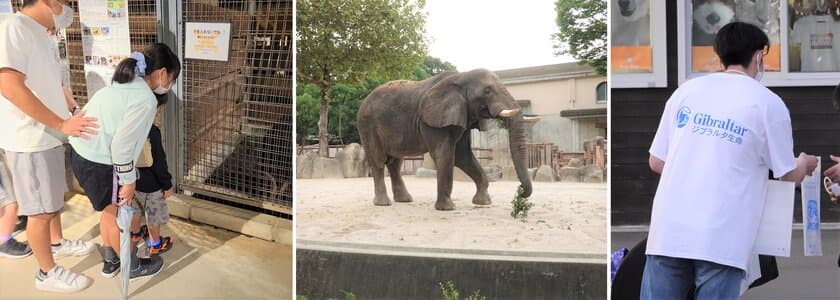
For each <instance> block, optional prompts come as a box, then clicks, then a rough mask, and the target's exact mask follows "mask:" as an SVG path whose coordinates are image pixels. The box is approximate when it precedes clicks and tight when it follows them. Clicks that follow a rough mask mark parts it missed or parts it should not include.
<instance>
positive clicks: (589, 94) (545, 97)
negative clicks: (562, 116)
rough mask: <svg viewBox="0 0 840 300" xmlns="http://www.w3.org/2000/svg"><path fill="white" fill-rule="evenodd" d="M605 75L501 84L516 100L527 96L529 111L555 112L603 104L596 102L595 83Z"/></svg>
mask: <svg viewBox="0 0 840 300" xmlns="http://www.w3.org/2000/svg"><path fill="white" fill-rule="evenodd" d="M606 80H607V79H606V77H600V76H599V77H584V78H570V79H557V80H547V81H536V82H523V83H509V84H505V86H506V87H507V89H508V91H510V93H511V95H513V97H514V98H515V99H516V100H530V101H531V111H530V113H531V114H536V115H546V114H559V113H560V111H562V110H566V109H586V108H606V107H607V105H606V104H605V103H604V104H598V103H596V95H597V92H596V89H597V87H598V84H600V83H601V82H604V81H606Z"/></svg>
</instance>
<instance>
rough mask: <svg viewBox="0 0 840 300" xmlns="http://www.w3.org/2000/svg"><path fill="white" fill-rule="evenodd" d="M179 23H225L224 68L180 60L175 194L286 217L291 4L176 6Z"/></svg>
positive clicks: (253, 1)
mask: <svg viewBox="0 0 840 300" xmlns="http://www.w3.org/2000/svg"><path fill="white" fill-rule="evenodd" d="M180 18H181V20H183V24H186V23H187V22H229V23H230V24H231V45H230V51H231V53H230V58H229V60H228V61H226V62H223V61H208V60H197V59H184V72H183V80H182V83H183V84H182V87H183V94H182V96H183V99H184V100H185V101H183V109H182V113H183V115H182V117H181V121H182V123H181V124H182V126H183V130H184V132H183V133H184V139H182V141H183V142H184V145H183V149H184V151H181V153H182V155H183V157H182V160H181V167H182V168H183V173H182V181H181V186H182V188H183V189H185V190H190V191H193V192H195V193H196V194H201V195H204V196H209V197H210V198H220V199H221V200H225V201H232V202H234V203H238V204H242V205H246V206H252V207H257V208H262V209H265V210H268V211H273V212H277V213H282V214H286V215H291V208H292V162H291V157H292V152H293V151H294V149H293V148H292V147H293V146H292V145H293V144H292V136H291V132H292V49H293V48H292V34H293V33H292V1H291V0H287V1H276V0H275V1H270V0H269V1H264V0H260V1H257V0H250V1H241V0H240V1H224V0H220V1H201V0H190V1H183V2H181V6H180ZM183 24H179V26H178V27H179V28H178V30H179V31H181V34H182V38H179V40H180V41H182V42H183V41H184V39H183V37H184V36H186V35H187V34H189V33H187V32H183V30H185V29H184V26H183ZM182 45H183V44H182Z"/></svg>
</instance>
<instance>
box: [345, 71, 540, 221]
mask: <svg viewBox="0 0 840 300" xmlns="http://www.w3.org/2000/svg"><path fill="white" fill-rule="evenodd" d="M520 110H521V108H520V107H519V105H518V104H517V103H516V101H515V100H514V98H513V96H511V95H510V93H509V92H508V90H507V89H506V88H505V87H504V85H503V84H502V83H501V80H500V79H499V77H498V76H496V74H495V73H493V72H491V71H488V70H485V69H476V70H472V71H468V72H444V73H441V74H438V75H435V76H432V77H430V78H428V79H426V80H422V81H408V80H397V81H391V82H387V83H385V84H383V85H381V86H379V87H377V88H376V89H374V90H373V91H372V92H371V93H370V94H369V95H368V96H367V97H365V99H364V100H363V101H362V103H361V105H360V106H359V113H358V115H357V118H358V119H357V126H358V129H359V137H360V139H361V142H362V146H363V147H364V149H365V153H366V159H367V161H368V165H369V166H370V171H371V174H372V176H373V182H374V190H375V191H374V192H375V196H374V199H373V204H374V205H377V206H388V205H391V200H390V199H389V198H388V194H387V192H386V189H385V179H384V168H385V167H386V166H387V168H388V173H389V174H390V177H391V185H392V189H393V194H394V201H396V202H411V201H412V197H411V195H410V194H409V193H408V190H406V187H405V183H404V182H403V180H402V176H401V174H400V170H401V168H402V161H403V158H405V157H408V156H418V155H423V154H425V153H429V154H430V156H431V157H432V159H433V160H434V163H435V167H436V169H437V201H436V202H435V209H437V210H454V209H455V204H454V203H453V202H452V199H451V198H450V196H451V194H452V172H453V166H455V167H458V168H460V169H461V170H463V171H464V173H466V174H467V175H468V176H469V177H470V178H471V179H472V180H473V181H474V182H475V185H476V193H475V196H474V197H473V199H472V202H473V204H475V205H489V204H490V203H491V200H490V195H489V194H488V193H487V187H488V179H487V175H486V174H485V173H484V170H483V169H482V167H481V165H479V162H478V160H477V159H476V158H475V155H474V154H473V152H472V149H471V146H470V133H469V130H470V129H473V128H479V129H483V128H484V126H485V125H486V122H487V121H489V120H490V119H496V118H502V119H504V120H505V121H506V122H507V127H508V129H509V130H510V134H509V137H510V150H511V151H510V152H511V157H512V159H513V163H514V167H515V169H516V175H517V177H518V179H519V181H520V183H521V186H522V189H523V194H522V196H524V197H528V196H530V195H531V178H530V177H529V176H528V169H527V164H526V155H525V143H526V140H525V139H526V138H525V132H524V128H523V120H524V119H523V116H522V114H521V113H520Z"/></svg>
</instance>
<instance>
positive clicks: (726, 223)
mask: <svg viewBox="0 0 840 300" xmlns="http://www.w3.org/2000/svg"><path fill="white" fill-rule="evenodd" d="M714 48H715V52H716V53H717V55H718V56H719V57H720V59H721V62H722V63H723V65H724V68H725V69H726V71H725V72H721V73H716V74H711V75H707V76H703V77H700V78H697V79H693V80H690V81H688V82H686V83H684V84H683V85H682V86H680V87H679V88H678V89H677V90H676V91H675V92H674V93H673V94H672V95H671V98H670V99H669V100H668V102H667V104H666V105H665V111H664V113H663V114H662V120H661V121H660V124H659V128H658V130H657V132H656V136H655V137H654V139H653V144H652V145H651V148H650V154H651V155H650V166H651V169H652V170H653V171H655V172H657V173H660V174H662V176H661V178H660V180H659V187H658V188H657V190H656V196H655V198H654V200H653V211H652V214H651V222H650V233H649V236H648V242H647V251H646V254H647V262H646V263H645V270H644V275H643V278H642V291H641V298H642V299H685V296H686V294H687V293H688V289H689V288H691V287H692V286H696V297H697V299H738V297H739V294H740V287H741V281H742V279H743V278H744V275H745V270H746V268H747V264H748V262H749V258H750V257H751V255H752V249H753V243H754V241H755V238H756V234H757V232H758V225H759V220H760V218H761V214H762V208H763V206H764V195H765V193H764V192H765V190H766V184H767V175H768V173H769V170H772V171H773V174H774V175H775V176H777V177H780V178H781V179H782V180H785V181H794V182H800V181H802V179H803V178H804V177H805V175H806V174H808V173H810V172H812V171H813V170H814V168H816V165H817V160H816V157H814V156H811V155H807V154H804V153H802V154H800V155H799V157H798V158H795V157H794V154H793V133H792V129H791V123H790V113H789V112H788V109H787V107H785V104H784V102H782V99H781V98H779V97H778V96H777V95H776V94H774V93H773V92H771V91H770V90H769V89H767V88H766V87H764V86H763V85H761V83H760V82H759V81H758V80H756V77H760V76H761V73H763V69H764V56H765V55H766V54H767V49H769V41H768V38H767V35H766V34H765V33H764V32H763V31H761V29H759V28H758V27H756V26H754V25H750V24H747V23H742V22H734V23H731V24H728V25H726V26H724V27H723V28H721V29H720V31H719V32H718V34H717V36H716V38H715V43H714Z"/></svg>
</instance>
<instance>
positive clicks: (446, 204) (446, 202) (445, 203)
mask: <svg viewBox="0 0 840 300" xmlns="http://www.w3.org/2000/svg"><path fill="white" fill-rule="evenodd" d="M435 209H437V210H455V203H454V202H452V199H449V197H447V198H445V199H438V201H437V202H435Z"/></svg>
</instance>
